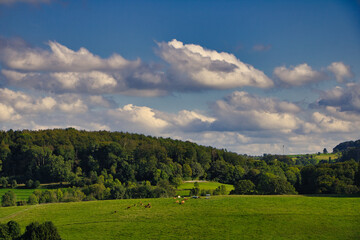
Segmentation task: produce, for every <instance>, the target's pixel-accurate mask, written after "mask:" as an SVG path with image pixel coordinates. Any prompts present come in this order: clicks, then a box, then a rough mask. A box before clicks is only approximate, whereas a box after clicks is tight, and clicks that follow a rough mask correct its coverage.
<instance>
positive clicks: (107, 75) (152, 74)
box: [0, 38, 167, 96]
mask: <svg viewBox="0 0 360 240" xmlns="http://www.w3.org/2000/svg"><path fill="white" fill-rule="evenodd" d="M48 46H49V50H46V49H42V48H35V47H31V46H29V45H28V44H26V43H25V42H24V41H23V40H21V39H11V40H7V39H3V38H0V62H1V63H2V65H3V66H4V67H5V68H3V70H2V71H1V73H2V75H3V76H4V77H5V79H6V80H7V83H8V84H11V85H15V86H18V87H22V88H24V87H27V88H33V89H39V90H49V91H53V92H58V93H66V92H73V93H93V94H97V93H98V94H100V93H121V94H127V95H132V94H136V93H144V94H145V95H146V96H158V95H165V94H167V91H166V90H164V89H163V88H164V87H163V81H164V73H163V72H162V71H161V70H160V69H159V66H157V65H152V64H146V63H143V62H141V60H140V59H137V60H135V61H129V60H126V59H124V58H123V57H122V56H120V55H119V54H113V55H112V56H110V57H109V58H101V57H99V56H97V55H95V54H93V53H91V52H90V51H89V50H87V49H86V48H83V47H82V48H80V49H79V50H78V51H74V50H71V49H69V48H67V47H66V46H64V45H61V44H60V43H57V42H53V41H49V42H48Z"/></svg>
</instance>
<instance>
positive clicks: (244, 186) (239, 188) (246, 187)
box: [231, 180, 255, 194]
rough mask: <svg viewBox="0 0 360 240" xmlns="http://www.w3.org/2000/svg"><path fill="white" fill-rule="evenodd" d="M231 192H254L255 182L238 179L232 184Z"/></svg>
mask: <svg viewBox="0 0 360 240" xmlns="http://www.w3.org/2000/svg"><path fill="white" fill-rule="evenodd" d="M234 188H235V189H234V190H233V191H232V193H231V194H254V192H255V184H254V183H253V182H252V181H251V180H240V181H238V182H237V183H236V184H235V185H234Z"/></svg>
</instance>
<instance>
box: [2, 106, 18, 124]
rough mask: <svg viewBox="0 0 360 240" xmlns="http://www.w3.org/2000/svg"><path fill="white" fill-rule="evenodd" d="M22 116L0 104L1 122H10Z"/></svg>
mask: <svg viewBox="0 0 360 240" xmlns="http://www.w3.org/2000/svg"><path fill="white" fill-rule="evenodd" d="M19 117H20V116H19V115H17V114H16V113H15V110H14V109H13V108H12V107H10V106H7V105H5V104H3V103H0V121H1V122H2V121H9V120H14V119H16V118H19Z"/></svg>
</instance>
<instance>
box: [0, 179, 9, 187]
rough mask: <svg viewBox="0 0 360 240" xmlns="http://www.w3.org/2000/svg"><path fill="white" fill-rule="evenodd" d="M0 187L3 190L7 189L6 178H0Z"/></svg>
mask: <svg viewBox="0 0 360 240" xmlns="http://www.w3.org/2000/svg"><path fill="white" fill-rule="evenodd" d="M0 185H1V186H2V187H3V188H7V186H8V180H7V178H6V177H1V178H0Z"/></svg>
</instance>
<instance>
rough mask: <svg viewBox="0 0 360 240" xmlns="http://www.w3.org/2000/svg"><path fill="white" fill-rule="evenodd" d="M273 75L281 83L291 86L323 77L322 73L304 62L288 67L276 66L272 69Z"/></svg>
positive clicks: (312, 81)
mask: <svg viewBox="0 0 360 240" xmlns="http://www.w3.org/2000/svg"><path fill="white" fill-rule="evenodd" d="M274 75H275V76H276V77H277V78H278V79H279V80H280V81H282V82H283V83H285V84H287V85H291V86H301V85H304V84H308V83H314V82H317V81H320V80H323V79H325V75H324V73H322V72H317V71H314V70H313V69H312V68H311V67H310V66H309V65H307V64H306V63H303V64H300V65H297V66H295V67H293V66H292V67H290V68H286V67H285V66H281V67H277V68H275V69H274Z"/></svg>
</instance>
